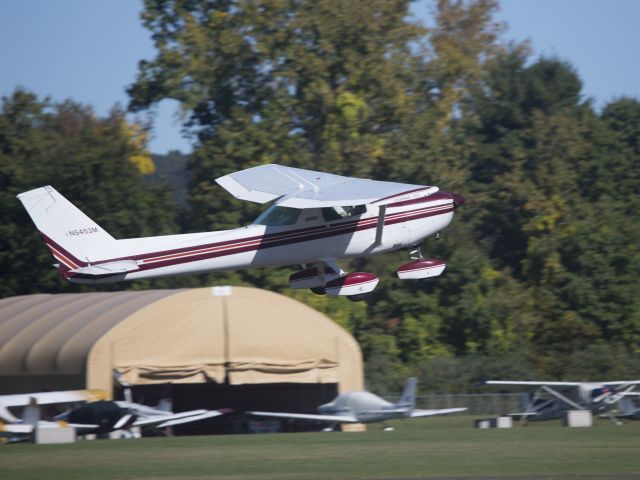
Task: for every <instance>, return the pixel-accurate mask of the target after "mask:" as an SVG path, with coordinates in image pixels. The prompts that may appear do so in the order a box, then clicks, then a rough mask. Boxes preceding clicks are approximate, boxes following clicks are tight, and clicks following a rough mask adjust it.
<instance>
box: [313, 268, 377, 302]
mask: <svg viewBox="0 0 640 480" xmlns="http://www.w3.org/2000/svg"><path fill="white" fill-rule="evenodd" d="M379 281H380V279H379V278H378V277H376V276H375V275H373V274H372V273H367V272H353V273H348V274H347V275H344V276H342V277H339V278H336V279H335V280H331V281H330V282H327V284H326V285H325V292H326V294H327V295H332V296H337V295H345V296H348V297H356V299H360V298H359V297H360V296H361V295H365V294H368V293H371V292H373V291H374V290H375V288H376V286H377V285H378V282H379Z"/></svg>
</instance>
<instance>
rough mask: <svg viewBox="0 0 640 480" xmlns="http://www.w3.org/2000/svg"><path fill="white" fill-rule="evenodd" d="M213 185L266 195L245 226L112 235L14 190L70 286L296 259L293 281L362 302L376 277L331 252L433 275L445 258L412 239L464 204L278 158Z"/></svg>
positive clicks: (49, 197) (434, 229)
mask: <svg viewBox="0 0 640 480" xmlns="http://www.w3.org/2000/svg"><path fill="white" fill-rule="evenodd" d="M216 182H217V183H218V184H219V185H221V186H222V187H223V188H225V189H226V190H227V191H228V192H229V193H231V194H232V195H233V196H235V197H236V198H239V199H242V200H249V201H253V202H257V203H266V202H270V201H272V202H273V204H272V205H271V206H270V207H269V208H268V209H267V210H265V211H264V212H263V213H262V214H261V215H260V216H259V217H258V218H257V219H256V220H255V221H254V222H253V223H252V224H251V225H247V226H245V227H240V228H235V229H232V230H223V231H215V232H203V233H189V234H181V235H166V236H157V237H145V238H131V239H122V240H116V239H115V238H113V237H112V236H111V235H109V234H108V233H107V232H106V231H105V230H104V229H102V228H101V227H100V226H98V225H97V224H96V223H95V222H94V221H93V220H91V219H90V218H89V217H87V216H86V215H85V214H84V213H82V212H81V211H80V210H79V209H78V208H76V207H75V206H74V205H73V204H72V203H71V202H69V201H68V200H67V199H66V198H64V197H63V196H62V195H61V194H60V193H58V192H57V191H56V190H55V189H54V188H53V187H51V186H46V187H41V188H36V189H34V190H30V191H28V192H24V193H21V194H19V195H18V198H19V199H20V201H21V202H22V204H23V205H24V207H25V208H26V210H27V212H28V213H29V215H30V216H31V218H32V220H33V222H34V223H35V225H36V227H37V228H38V230H39V231H40V233H41V234H42V236H43V238H44V241H45V243H46V245H47V247H48V248H49V250H51V253H52V254H53V256H54V257H55V259H56V260H57V262H58V263H57V265H56V266H57V268H58V269H59V271H60V273H61V275H62V276H63V277H64V278H65V279H67V280H69V281H71V282H76V283H88V284H97V283H111V282H118V281H121V280H135V279H139V278H151V277H162V276H169V275H179V274H185V273H203V272H213V271H219V270H233V269H243V268H250V267H274V266H289V265H302V270H301V271H299V272H297V273H294V274H293V275H291V277H290V278H289V284H290V286H291V287H292V288H310V289H312V290H313V291H314V292H315V293H318V294H327V295H345V296H347V297H349V298H350V299H352V300H361V299H363V298H364V297H365V296H366V295H367V294H369V293H371V292H372V291H373V290H374V289H375V287H376V285H377V284H378V280H379V279H378V277H376V276H375V275H373V274H371V273H366V272H354V273H346V272H344V271H343V270H342V269H341V268H340V267H339V266H338V265H337V263H336V261H337V260H338V259H342V258H352V257H363V256H368V255H374V254H378V253H384V252H389V251H392V250H398V249H402V248H411V249H414V250H413V252H412V257H411V259H412V261H411V262H409V263H407V264H404V265H401V266H399V267H398V268H397V274H398V276H399V277H400V278H401V279H423V278H429V277H435V276H438V275H440V274H441V273H442V272H443V270H444V268H445V263H444V262H443V261H441V260H437V259H424V258H423V257H422V255H421V253H420V249H419V247H418V246H419V244H420V243H421V242H422V241H423V240H424V239H425V238H427V237H429V236H432V235H437V234H438V233H439V232H440V231H441V230H442V229H444V228H445V227H447V226H448V225H449V223H450V222H451V220H452V218H453V212H454V210H455V209H456V208H457V207H458V206H459V205H461V204H462V203H464V198H463V197H462V196H460V195H457V194H452V193H446V192H443V191H439V189H438V187H433V186H424V185H410V184H403V183H394V182H382V181H374V180H365V179H359V178H350V177H343V176H340V175H332V174H328V173H321V172H315V171H311V170H303V169H299V168H292V167H286V166H282V165H275V164H270V165H262V166H258V167H254V168H249V169H246V170H241V171H238V172H235V173H231V174H229V175H225V176H223V177H220V178H217V179H216Z"/></svg>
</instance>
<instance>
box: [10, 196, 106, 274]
mask: <svg viewBox="0 0 640 480" xmlns="http://www.w3.org/2000/svg"><path fill="white" fill-rule="evenodd" d="M18 199H19V200H20V201H21V202H22V204H23V205H24V207H25V209H26V210H27V213H29V216H30V217H31V219H32V220H33V223H35V225H36V227H37V228H38V230H39V231H40V233H41V234H42V236H43V238H44V241H45V243H46V245H47V247H48V248H49V250H50V251H51V253H52V254H53V256H54V257H55V259H56V260H57V261H58V262H59V269H60V272H61V274H62V275H63V276H64V277H67V276H68V272H69V271H70V270H77V269H78V268H81V267H86V266H87V265H89V264H91V263H92V262H95V261H99V260H104V259H109V258H118V251H117V248H116V242H117V240H116V239H114V238H113V237H112V236H111V235H109V234H108V233H107V232H106V231H104V229H102V228H101V227H100V226H99V225H98V224H97V223H95V222H94V221H93V220H91V219H90V218H89V217H87V216H86V215H85V214H84V213H82V212H81V211H80V209H78V208H77V207H76V206H75V205H73V204H72V203H71V202H69V200H67V199H66V198H64V197H63V196H62V195H61V194H60V193H58V192H57V191H56V190H55V188H53V187H51V186H46V187H40V188H36V189H34V190H30V191H28V192H24V193H21V194H19V195H18Z"/></svg>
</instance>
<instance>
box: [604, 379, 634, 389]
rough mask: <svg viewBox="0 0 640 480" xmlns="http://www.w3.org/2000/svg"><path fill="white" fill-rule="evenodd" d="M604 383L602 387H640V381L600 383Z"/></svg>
mask: <svg viewBox="0 0 640 480" xmlns="http://www.w3.org/2000/svg"><path fill="white" fill-rule="evenodd" d="M598 383H602V385H606V386H617V387H619V386H629V387H630V386H631V385H640V380H617V381H614V382H598Z"/></svg>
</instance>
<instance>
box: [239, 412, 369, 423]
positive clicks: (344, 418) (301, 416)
mask: <svg viewBox="0 0 640 480" xmlns="http://www.w3.org/2000/svg"><path fill="white" fill-rule="evenodd" d="M246 413H248V414H249V415H255V416H258V417H276V418H291V419H294V420H316V421H319V422H333V423H359V422H358V419H357V418H356V417H354V416H352V415H317V414H313V413H281V412H246Z"/></svg>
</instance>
